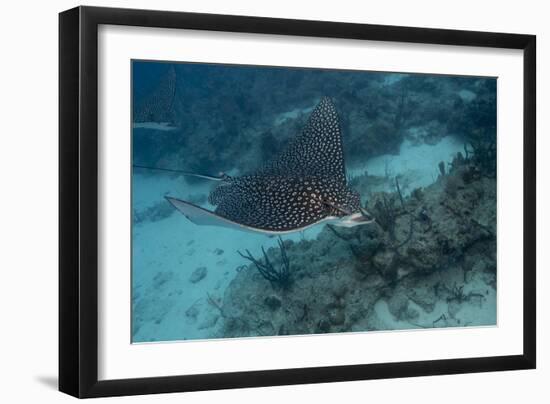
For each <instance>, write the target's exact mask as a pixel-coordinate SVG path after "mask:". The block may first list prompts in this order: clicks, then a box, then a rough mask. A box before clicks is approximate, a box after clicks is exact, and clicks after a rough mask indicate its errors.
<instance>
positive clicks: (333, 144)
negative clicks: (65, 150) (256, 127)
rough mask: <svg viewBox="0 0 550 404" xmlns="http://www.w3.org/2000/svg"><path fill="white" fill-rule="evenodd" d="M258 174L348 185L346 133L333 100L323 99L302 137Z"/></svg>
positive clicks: (311, 116)
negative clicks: (321, 178)
mask: <svg viewBox="0 0 550 404" xmlns="http://www.w3.org/2000/svg"><path fill="white" fill-rule="evenodd" d="M256 174H258V175H283V176H285V175H294V176H296V175H298V176H308V175H310V176H311V175H313V176H326V177H332V178H334V179H335V180H337V181H339V182H341V183H345V182H346V172H345V165H344V152H343V144H342V132H341V130H340V122H339V119H338V114H337V112H336V108H335V107H334V104H333V103H332V101H331V100H330V98H328V97H323V98H322V99H321V101H320V102H319V104H318V105H317V106H316V107H315V109H314V110H313V112H312V113H311V115H310V117H309V119H308V122H307V124H306V126H305V127H304V129H303V130H302V132H301V134H300V135H298V136H297V137H296V138H294V139H293V140H292V141H291V142H290V144H289V145H288V146H287V147H286V148H285V150H284V151H283V152H282V153H281V154H280V155H279V156H278V157H277V158H276V159H274V160H273V161H271V162H269V163H267V164H266V165H265V166H264V167H262V168H261V169H260V170H258V171H257V173H256Z"/></svg>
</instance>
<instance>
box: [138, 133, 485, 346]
mask: <svg viewBox="0 0 550 404" xmlns="http://www.w3.org/2000/svg"><path fill="white" fill-rule="evenodd" d="M462 150H463V142H462V141H461V140H460V139H457V138H455V137H452V136H447V137H444V138H442V140H440V142H439V143H437V144H434V145H428V144H420V145H414V144H412V143H411V142H410V141H409V140H405V141H404V142H403V144H402V145H401V148H400V153H399V154H398V155H383V156H377V157H375V158H373V159H371V160H368V161H366V163H365V165H364V166H363V167H348V174H350V175H358V174H361V173H363V172H365V170H367V172H368V173H369V174H371V175H379V176H384V175H388V176H392V177H393V176H400V178H401V182H402V183H403V193H404V194H407V193H409V192H410V191H412V190H413V189H414V188H417V187H425V186H428V185H430V184H431V183H433V182H434V181H435V180H436V179H437V176H438V168H437V165H438V163H439V162H440V161H445V162H450V161H451V160H452V156H454V155H456V153H457V152H459V151H462ZM211 186H212V184H211V182H209V181H204V182H203V183H199V184H196V183H194V184H193V185H189V184H187V183H186V181H185V179H184V177H181V176H174V175H159V174H155V175H154V176H153V175H146V174H145V175H144V174H141V173H139V172H137V171H136V172H135V173H134V178H133V199H134V200H133V206H134V213H136V212H137V213H139V212H143V211H145V210H146V209H148V208H150V207H152V206H154V205H155V204H157V205H158V204H159V203H165V202H164V201H163V199H164V196H165V195H170V196H173V197H177V198H180V199H193V198H195V199H196V198H197V195H201V194H203V195H204V197H205V196H207V195H208V192H209V188H210V187H211ZM166 203H167V202H166ZM202 205H203V206H206V207H208V205H207V204H206V203H203V204H202ZM210 208H211V207H210ZM322 226H323V225H320V226H314V227H312V228H310V229H307V230H305V231H304V232H297V233H293V234H289V235H285V236H284V239H291V240H294V241H299V240H300V239H315V238H316V236H317V234H318V233H319V231H320V230H321V227H322ZM132 235H133V272H132V300H133V314H132V315H133V318H132V324H133V342H152V341H175V340H187V339H206V338H211V337H212V336H214V335H215V334H216V332H217V331H219V329H220V327H221V323H222V320H221V319H220V317H219V311H218V309H217V308H216V307H214V306H213V305H212V304H210V303H209V302H208V298H209V297H210V298H212V299H214V300H221V299H222V298H223V294H224V291H225V289H226V287H227V285H228V284H229V282H231V280H232V279H233V278H234V276H235V274H236V273H237V268H238V267H239V266H241V265H248V264H249V263H248V262H247V261H246V260H244V259H243V258H242V257H240V256H239V255H238V254H237V250H241V251H243V250H245V249H248V250H250V252H251V253H252V254H253V255H254V256H259V254H261V246H263V247H264V248H266V249H267V248H269V247H271V246H275V245H276V244H277V239H276V238H275V237H269V236H266V235H261V234H254V233H248V232H243V231H237V230H232V229H225V228H221V227H211V226H197V225H195V224H193V223H191V222H190V221H189V220H187V219H186V218H185V217H184V216H183V215H182V214H180V213H179V212H177V211H175V210H174V212H173V213H171V214H169V216H167V217H165V218H162V219H160V220H154V221H150V220H143V221H140V223H138V224H136V225H134V226H133V234H132ZM199 267H205V268H206V271H207V273H206V276H205V277H204V278H203V279H202V280H200V281H198V282H196V283H192V282H191V281H190V277H191V275H192V273H193V272H194V271H195V270H196V269H197V268H199ZM472 287H473V288H475V287H482V288H485V287H486V285H475V283H474V284H472V282H470V284H469V288H472ZM491 294H493V296H488V299H487V303H486V304H484V305H483V306H482V307H472V308H471V310H469V309H468V308H464V309H462V312H461V317H462V319H463V321H464V324H469V325H486V324H487V325H488V324H494V322H495V319H496V296H495V294H496V291H495V290H491ZM437 304H438V305H440V306H444V305H445V304H446V303H445V302H443V301H442V302H438V303H437ZM193 306H194V307H195V308H200V310H197V312H196V313H195V314H196V315H193V316H190V315H189V312H188V310H190V309H191V308H192V307H193ZM442 308H443V307H442ZM416 309H417V310H418V311H419V313H420V317H419V318H418V320H417V322H420V323H421V322H422V321H423V320H426V321H427V322H429V323H431V322H432V321H433V318H432V317H433V313H430V314H428V313H425V312H424V311H423V310H422V309H421V308H420V307H416ZM375 310H376V312H377V315H378V318H380V319H382V321H383V322H384V323H385V327H386V329H387V328H390V329H392V328H393V329H403V328H411V327H412V326H411V324H410V323H403V322H402V321H399V320H396V319H395V318H394V317H393V316H392V314H391V313H390V312H389V310H388V308H387V306H386V304H385V302H384V301H379V302H378V303H377V305H376V306H375ZM470 311H471V312H470ZM424 317H425V318H424Z"/></svg>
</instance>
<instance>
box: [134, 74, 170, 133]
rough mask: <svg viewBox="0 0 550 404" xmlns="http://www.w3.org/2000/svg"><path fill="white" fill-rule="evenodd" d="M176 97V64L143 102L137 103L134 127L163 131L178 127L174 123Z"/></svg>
mask: <svg viewBox="0 0 550 404" xmlns="http://www.w3.org/2000/svg"><path fill="white" fill-rule="evenodd" d="M175 97H176V70H175V68H174V66H170V68H169V69H168V71H167V72H166V74H165V75H164V76H163V77H162V78H161V79H160V81H159V83H158V86H157V87H156V88H155V89H154V90H153V91H151V92H150V93H149V94H147V95H146V96H145V97H144V99H143V101H142V102H141V103H137V104H136V107H135V110H134V119H133V121H134V122H133V127H134V128H135V129H140V128H142V129H155V130H161V131H170V130H175V129H177V127H176V126H174V124H173V120H174V119H173V118H174V117H173V115H174V110H173V106H174V100H175Z"/></svg>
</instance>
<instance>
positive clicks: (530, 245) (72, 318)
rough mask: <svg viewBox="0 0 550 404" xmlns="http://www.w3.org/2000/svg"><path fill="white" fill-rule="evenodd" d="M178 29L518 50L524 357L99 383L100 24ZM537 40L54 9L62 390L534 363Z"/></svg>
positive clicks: (151, 389) (160, 388) (238, 384)
mask: <svg viewBox="0 0 550 404" xmlns="http://www.w3.org/2000/svg"><path fill="white" fill-rule="evenodd" d="M100 24H113V25H124V26H140V27H158V28H180V29H195V30H208V31H227V32H243V33H259V34H278V35H292V36H308V37H330V38H343V39H359V40H371V41H372V40H375V41H391V42H405V43H423V44H439V45H449V46H453V45H463V46H476V47H488V48H510V49H520V50H523V61H524V65H523V66H524V77H523V85H524V88H523V105H524V107H523V108H524V109H523V120H524V121H523V141H524V156H523V157H524V160H523V161H524V165H523V180H524V189H523V201H524V211H523V217H524V229H523V231H524V233H523V251H524V261H523V353H522V354H521V355H511V356H495V357H481V358H466V359H446V360H427V361H415V362H400V363H380V364H364V365H350V366H333V367H314V368H295V369H281V370H262V371H251V372H235V373H218V374H193V375H181V376H170V377H151V378H139V379H122V380H106V381H99V380H98V322H97V319H98V268H97V266H98V138H97V136H98V135H97V133H98V105H97V103H98V65H97V62H98V26H99V25H100ZM535 73H536V37H535V36H534V35H519V34H504V33H490V32H472V31H458V30H443V29H425V28H410V27H397V26H382V25H368V24H350V23H340V22H324V21H308V20H289V19H278V18H261V17H245V16H229V15H213V14H197V13H183V12H167V11H148V10H131V9H112V8H96V7H77V8H74V9H71V10H68V11H64V12H62V13H60V15H59V100H60V101H59V218H60V219H59V390H61V391H62V392H65V393H68V394H70V395H73V396H76V397H81V398H85V397H104V396H120V395H134V394H149V393H168V392H183V391H196V390H211V389H227V388H242V387H259V386H274V385H291V384H301V383H323V382H336V381H350V380H363V379H381V378H396V377H411V376H427V375H441V374H458V373H469V372H488V371H500V370H513V369H533V368H535V366H536V322H535V321H536V290H535V284H536V278H535V277H536V274H535V268H536V254H535V253H536V240H535V238H536V217H535V211H536V209H535V207H536V206H535V204H536V202H535V195H536V189H535V184H536V169H535V166H536V163H535V147H536V139H535V121H536V112H535V103H536V74H535Z"/></svg>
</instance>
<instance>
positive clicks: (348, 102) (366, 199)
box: [59, 7, 536, 397]
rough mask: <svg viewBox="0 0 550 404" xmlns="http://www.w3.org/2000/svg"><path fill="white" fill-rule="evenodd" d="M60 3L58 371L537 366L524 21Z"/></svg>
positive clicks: (203, 375) (154, 382)
mask: <svg viewBox="0 0 550 404" xmlns="http://www.w3.org/2000/svg"><path fill="white" fill-rule="evenodd" d="M59 23H60V52H59V55H60V60H59V63H60V66H59V77H60V130H59V136H60V268H59V272H60V289H59V290H60V296H59V298H60V324H59V332H60V339H59V344H60V360H59V364H60V369H59V373H60V376H59V386H60V390H61V391H63V392H66V393H68V394H71V395H74V396H77V397H100V396H113V395H131V394H147V393H161V392H183V391H194V390H207V389H221V388H237V387H253V386H269V385H282V384H298V383H319V382H331V381H345V380H361V379H376V378H392V377H407V376H421V375H437V374H452V373H465V372H484V371H498V370H511V369H530V368H534V367H535V357H536V355H535V349H536V343H535V301H536V296H535V118H536V117H535V37H534V36H532V35H520V34H503V33H487V32H470V31H453V30H439V29H424V28H410V27H395V26H378V25H365V24H349V23H337V22H321V21H306V20H284V19H271V18H260V17H241V16H225V15H211V14H195V13H180V12H161V11H145V10H124V9H108V8H93V7H78V8H75V9H72V10H68V11H65V12H63V13H61V14H60V19H59ZM411 347H414V349H411Z"/></svg>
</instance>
